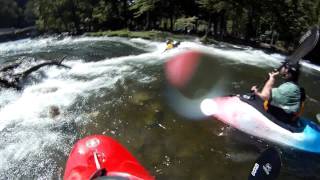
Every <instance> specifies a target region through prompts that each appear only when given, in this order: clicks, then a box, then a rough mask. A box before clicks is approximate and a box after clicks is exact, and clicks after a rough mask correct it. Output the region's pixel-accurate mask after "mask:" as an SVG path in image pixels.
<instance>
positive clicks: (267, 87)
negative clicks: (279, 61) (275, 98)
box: [251, 72, 279, 100]
mask: <svg viewBox="0 0 320 180" xmlns="http://www.w3.org/2000/svg"><path fill="white" fill-rule="evenodd" d="M278 74H279V72H271V73H269V79H268V80H267V82H266V83H265V84H264V86H263V89H262V91H261V92H259V91H258V89H257V87H256V86H253V87H252V88H251V90H252V91H253V92H254V93H255V94H256V95H257V96H259V97H261V98H262V99H264V100H269V99H270V97H271V90H272V87H273V85H274V82H275V76H277V75H278Z"/></svg>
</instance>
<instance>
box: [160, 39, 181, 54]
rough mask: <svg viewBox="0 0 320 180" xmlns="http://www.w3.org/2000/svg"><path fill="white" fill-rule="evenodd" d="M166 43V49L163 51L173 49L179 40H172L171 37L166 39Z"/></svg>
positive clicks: (178, 43)
mask: <svg viewBox="0 0 320 180" xmlns="http://www.w3.org/2000/svg"><path fill="white" fill-rule="evenodd" d="M166 44H167V46H166V49H165V50H164V52H166V51H168V50H170V49H173V48H175V47H178V46H179V45H180V42H179V41H173V40H172V39H168V40H167V41H166Z"/></svg>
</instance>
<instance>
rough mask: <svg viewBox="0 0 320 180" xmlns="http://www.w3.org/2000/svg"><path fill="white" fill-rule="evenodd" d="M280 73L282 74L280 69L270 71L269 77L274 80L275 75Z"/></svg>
mask: <svg viewBox="0 0 320 180" xmlns="http://www.w3.org/2000/svg"><path fill="white" fill-rule="evenodd" d="M279 74H280V72H279V71H276V72H274V71H273V72H271V73H269V79H272V80H274V79H275V77H276V76H277V75H279Z"/></svg>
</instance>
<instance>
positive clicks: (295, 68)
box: [251, 62, 305, 125]
mask: <svg viewBox="0 0 320 180" xmlns="http://www.w3.org/2000/svg"><path fill="white" fill-rule="evenodd" d="M278 75H281V76H282V78H283V79H284V81H285V82H284V83H282V84H281V85H280V86H278V87H276V88H274V84H275V81H276V77H277V76H278ZM299 75H300V65H299V64H294V65H292V64H289V63H287V62H286V63H284V64H283V65H282V66H281V67H280V68H279V70H278V71H275V72H271V73H269V79H268V80H267V82H266V83H265V84H264V87H263V89H262V91H259V90H258V88H257V86H253V87H252V88H251V90H252V91H253V92H254V94H255V95H257V96H259V97H260V98H262V99H263V100H264V109H265V110H266V111H267V112H269V113H271V114H272V115H273V116H275V117H276V118H277V119H279V120H281V121H283V122H286V123H288V124H293V125H294V124H296V120H297V119H298V118H297V117H298V116H299V115H300V113H301V112H302V109H303V101H304V99H305V94H304V90H303V88H300V87H299V85H298V80H299Z"/></svg>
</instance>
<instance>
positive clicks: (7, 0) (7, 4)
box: [0, 0, 21, 28]
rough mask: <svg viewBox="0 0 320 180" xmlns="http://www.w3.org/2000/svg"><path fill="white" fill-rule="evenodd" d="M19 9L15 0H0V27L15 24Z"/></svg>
mask: <svg viewBox="0 0 320 180" xmlns="http://www.w3.org/2000/svg"><path fill="white" fill-rule="evenodd" d="M20 11H21V10H20V9H19V7H18V5H17V3H16V2H15V1H12V0H0V19H1V24H0V28H1V27H13V26H16V24H17V20H18V17H19V14H20V13H21V12H20Z"/></svg>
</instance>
